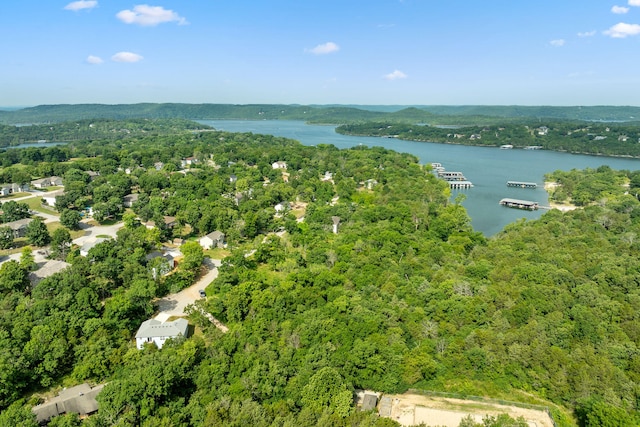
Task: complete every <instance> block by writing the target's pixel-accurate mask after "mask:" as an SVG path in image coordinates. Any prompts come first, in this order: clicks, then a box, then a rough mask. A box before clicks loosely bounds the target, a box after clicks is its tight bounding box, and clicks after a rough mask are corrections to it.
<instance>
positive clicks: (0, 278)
mask: <svg viewBox="0 0 640 427" xmlns="http://www.w3.org/2000/svg"><path fill="white" fill-rule="evenodd" d="M27 286H29V279H28V276H27V271H26V270H25V269H23V268H22V267H20V263H18V261H16V260H13V259H12V260H9V261H7V262H5V263H3V264H2V266H0V290H3V291H7V292H11V291H24V290H25V289H26V288H27Z"/></svg>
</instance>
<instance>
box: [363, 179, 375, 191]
mask: <svg viewBox="0 0 640 427" xmlns="http://www.w3.org/2000/svg"><path fill="white" fill-rule="evenodd" d="M363 185H364V187H365V188H366V189H367V190H371V189H372V188H373V187H375V186H376V185H378V181H377V180H375V179H373V178H370V179H368V180H366V181H364V182H363Z"/></svg>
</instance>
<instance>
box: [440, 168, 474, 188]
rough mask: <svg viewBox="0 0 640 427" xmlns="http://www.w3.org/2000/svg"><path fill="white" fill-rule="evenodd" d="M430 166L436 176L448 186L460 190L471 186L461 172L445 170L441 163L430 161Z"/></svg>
mask: <svg viewBox="0 0 640 427" xmlns="http://www.w3.org/2000/svg"><path fill="white" fill-rule="evenodd" d="M431 168H432V169H433V172H434V173H435V174H436V176H437V177H438V178H440V179H443V180H445V181H447V182H448V183H449V188H452V189H456V190H462V189H467V188H471V187H473V183H472V182H471V181H469V180H467V178H465V176H464V174H463V173H462V172H447V171H446V170H445V168H444V167H443V166H442V164H441V163H431Z"/></svg>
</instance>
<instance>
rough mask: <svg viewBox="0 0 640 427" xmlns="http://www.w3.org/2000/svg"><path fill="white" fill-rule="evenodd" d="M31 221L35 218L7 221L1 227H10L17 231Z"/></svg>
mask: <svg viewBox="0 0 640 427" xmlns="http://www.w3.org/2000/svg"><path fill="white" fill-rule="evenodd" d="M31 221H33V218H22V219H19V220H17V221H11V222H5V223H4V224H0V227H9V228H10V229H12V230H13V231H16V230H20V229H21V228H23V227H26V226H27V225H29V223H30V222H31Z"/></svg>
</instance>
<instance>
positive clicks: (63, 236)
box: [51, 228, 71, 260]
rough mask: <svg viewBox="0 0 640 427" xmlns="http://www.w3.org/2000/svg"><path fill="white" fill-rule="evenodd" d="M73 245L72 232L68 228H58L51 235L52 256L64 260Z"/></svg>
mask: <svg viewBox="0 0 640 427" xmlns="http://www.w3.org/2000/svg"><path fill="white" fill-rule="evenodd" d="M70 247H71V234H69V230H67V229H66V228H58V229H56V230H55V231H54V232H53V234H52V235H51V257H52V258H55V259H60V260H64V259H66V258H67V254H68V253H69V248H70Z"/></svg>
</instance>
